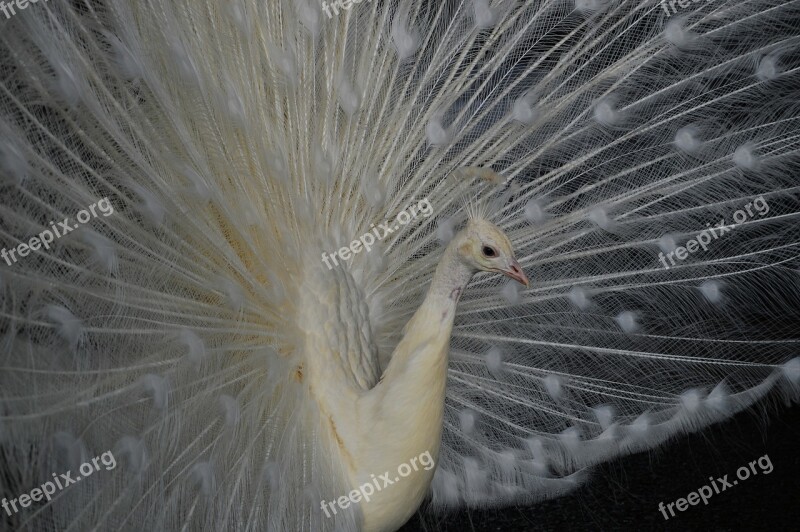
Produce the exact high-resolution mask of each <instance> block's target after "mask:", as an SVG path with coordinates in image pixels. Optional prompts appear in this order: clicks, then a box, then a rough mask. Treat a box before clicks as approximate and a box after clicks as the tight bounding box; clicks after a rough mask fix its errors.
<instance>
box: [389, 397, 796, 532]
mask: <svg viewBox="0 0 800 532" xmlns="http://www.w3.org/2000/svg"><path fill="white" fill-rule="evenodd" d="M799 443H800V406H798V405H793V406H792V407H791V408H787V407H786V406H783V405H781V406H780V407H778V408H777V409H774V408H773V409H771V410H770V414H769V415H765V413H764V411H763V407H756V408H754V409H751V410H748V411H745V412H742V413H740V414H739V415H737V416H735V417H734V418H733V419H731V420H729V421H727V422H725V423H722V424H719V425H716V426H714V427H712V428H710V429H706V430H705V431H701V432H699V433H695V434H691V435H688V436H684V437H682V438H680V439H679V440H677V441H675V442H672V443H671V444H668V445H666V446H664V447H661V448H659V449H657V450H654V451H651V452H645V453H638V454H635V455H632V456H628V457H625V458H622V459H619V460H616V461H614V462H612V463H609V464H603V465H601V466H599V467H597V468H595V470H594V473H593V474H592V477H591V478H590V480H589V481H588V482H587V483H586V484H585V485H584V486H583V487H581V488H580V489H578V490H576V491H574V492H573V493H572V494H570V495H566V496H564V497H560V498H558V499H553V500H549V501H544V502H541V503H539V504H535V505H532V506H528V507H514V508H504V509H498V510H464V511H460V512H454V513H449V514H444V515H432V514H430V513H427V514H425V515H423V516H420V514H419V513H418V514H417V515H416V516H415V517H414V518H412V520H411V521H409V522H408V523H407V524H406V525H405V526H404V527H403V528H402V529H401V530H402V532H413V531H417V530H443V531H453V532H455V531H462V530H474V531H478V532H482V531H501V530H502V531H528V530H776V531H777V530H800V453H799V452H798V451H800V445H798V444H799ZM765 454H767V455H769V457H770V460H771V462H772V466H773V470H772V473H770V474H768V475H764V474H762V473H761V468H760V467H759V466H758V465H756V470H757V471H758V472H759V474H758V475H752V476H750V478H748V479H747V480H740V481H739V483H738V484H737V485H736V486H732V487H730V488H728V489H726V490H725V491H723V492H721V493H719V494H715V495H713V496H712V497H711V498H709V499H708V505H707V506H703V504H702V502H701V503H700V504H699V505H697V506H689V507H688V509H686V510H685V511H684V512H678V511H677V510H676V511H675V513H676V516H675V517H671V518H670V519H669V521H665V520H664V516H663V515H662V514H661V512H660V511H659V510H658V503H659V502H664V504H665V505H666V504H667V503H669V502H674V501H675V500H677V499H679V498H681V497H683V498H685V497H686V496H687V495H688V494H689V493H690V492H692V491H696V490H697V489H698V488H700V487H702V486H704V485H706V484H708V483H709V479H708V477H710V476H713V477H714V478H717V477H722V475H725V474H727V475H728V480H729V481H730V480H732V479H735V478H736V470H737V469H738V468H739V467H741V466H746V465H747V464H748V463H749V462H752V461H753V460H756V459H758V458H759V457H761V456H764V455H765ZM668 513H669V512H668Z"/></svg>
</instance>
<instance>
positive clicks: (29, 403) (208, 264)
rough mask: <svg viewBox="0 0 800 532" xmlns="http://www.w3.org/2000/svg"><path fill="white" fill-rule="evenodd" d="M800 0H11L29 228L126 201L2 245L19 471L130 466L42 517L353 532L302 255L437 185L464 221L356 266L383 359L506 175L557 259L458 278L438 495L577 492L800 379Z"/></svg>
mask: <svg viewBox="0 0 800 532" xmlns="http://www.w3.org/2000/svg"><path fill="white" fill-rule="evenodd" d="M799 13H800V2H798V1H797V0H793V1H779V0H747V1H725V0H712V1H708V2H705V3H700V4H693V9H692V10H687V12H686V13H682V14H675V15H673V16H670V17H667V16H665V13H664V10H663V8H662V6H661V5H660V4H659V3H657V2H654V1H644V2H642V1H639V0H623V1H620V2H614V3H611V2H604V1H592V2H589V1H582V0H581V1H574V2H573V1H571V0H570V1H558V2H505V1H499V2H486V1H484V0H463V1H456V0H452V1H451V0H447V1H443V2H437V3H428V2H416V1H411V2H398V1H395V0H392V1H388V2H370V3H362V4H360V5H354V6H353V7H352V9H351V10H348V11H346V12H343V13H340V14H339V15H338V16H337V17H332V18H328V17H327V16H326V15H324V14H323V13H321V12H320V11H319V10H318V8H317V7H316V5H315V4H313V3H310V2H290V1H289V0H280V1H276V2H270V3H264V2H252V1H244V0H238V1H236V2H232V3H230V4H229V5H224V6H223V5H222V4H219V3H216V2H208V3H198V2H195V1H190V0H186V1H175V2H170V3H163V2H153V1H149V0H147V1H138V2H127V1H119V2H112V3H108V4H104V3H100V2H73V3H67V2H61V3H52V2H51V3H46V4H45V3H39V4H37V5H31V6H30V8H29V9H27V10H26V11H24V12H20V13H19V14H17V15H16V16H15V17H14V18H13V19H12V20H9V21H6V23H5V24H6V25H4V31H3V32H2V34H0V49H1V50H0V52H2V53H0V133H2V140H0V188H2V194H3V202H2V205H0V219H1V220H2V224H1V225H0V242H2V246H4V247H5V248H6V249H12V248H14V247H16V246H17V245H18V244H19V243H20V242H27V241H28V240H29V239H30V238H31V236H34V235H39V234H42V232H43V231H53V230H56V229H57V228H58V224H57V222H60V221H62V220H68V221H69V223H71V224H75V221H76V217H77V213H78V212H79V211H81V210H83V209H88V206H90V205H95V204H96V203H97V201H98V200H99V199H101V198H109V201H110V203H111V205H113V215H106V214H105V212H99V211H98V212H97V213H96V214H97V215H96V216H93V217H92V218H91V219H90V220H89V221H88V222H87V223H85V224H82V225H80V227H77V228H75V229H74V230H73V231H70V232H68V233H66V234H64V235H63V236H60V237H58V238H55V239H54V240H53V242H52V243H51V244H50V245H49V247H48V248H46V249H45V248H41V247H40V249H38V250H33V251H31V252H30V253H29V254H26V255H25V256H18V257H17V259H18V260H16V261H14V262H13V263H10V264H9V263H5V264H4V263H3V262H0V268H2V269H0V316H2V321H0V345H2V350H1V351H0V371H1V372H2V386H0V441H1V442H3V443H4V445H0V453H2V455H3V458H4V460H3V461H2V462H3V463H5V464H9V465H7V466H6V470H4V481H5V480H6V479H8V480H10V483H11V484H10V486H11V487H12V488H13V489H14V490H15V491H14V494H15V495H16V494H19V493H22V492H24V491H25V490H27V489H28V488H29V487H31V486H34V485H36V484H37V483H41V482H43V481H44V480H43V479H48V478H50V476H51V475H52V473H53V472H63V471H67V470H73V471H76V470H77V469H78V467H79V466H80V464H81V463H83V462H85V460H86V459H87V458H89V459H90V458H91V457H94V456H98V455H99V454H100V453H102V452H104V451H107V450H113V451H114V454H115V456H116V457H117V458H118V459H119V461H120V467H119V468H118V469H117V470H115V471H98V472H96V473H95V474H94V475H92V477H91V478H87V479H85V480H84V481H81V482H80V483H77V484H75V485H73V486H70V487H69V489H65V490H61V491H59V492H58V493H57V494H55V495H54V496H53V498H52V500H50V501H47V502H43V503H42V504H40V505H39V506H37V508H36V509H33V510H32V511H30V512H29V513H24V514H20V515H17V516H15V517H13V518H12V520H13V523H14V524H15V525H17V526H19V527H20V528H21V529H39V530H56V529H58V530H62V529H66V530H84V529H85V530H94V529H107V528H113V529H138V528H141V527H144V526H149V527H151V528H153V529H181V528H195V527H202V526H207V527H215V528H224V529H227V528H235V529H245V530H250V529H258V530H262V529H265V528H266V529H268V530H272V529H281V530H283V529H313V530H317V529H320V530H327V529H344V530H355V529H356V528H357V522H356V519H357V516H355V515H354V514H351V513H339V514H337V515H335V516H333V517H332V518H330V519H328V518H326V517H325V515H323V514H322V513H321V510H320V507H319V505H320V502H321V501H322V500H331V499H332V498H334V497H336V496H340V495H343V494H345V493H347V485H346V482H345V481H344V478H345V477H344V475H343V472H342V471H340V470H339V469H338V468H337V466H336V464H331V463H330V462H329V460H328V458H327V457H328V456H330V455H331V453H329V449H325V448H323V447H322V445H321V444H320V443H319V442H320V441H323V439H322V435H321V434H320V433H319V426H318V425H316V424H315V423H314V421H313V420H316V419H318V418H319V416H320V414H319V412H318V411H316V407H315V402H314V400H313V398H312V397H310V396H309V394H308V393H307V392H306V391H305V389H304V388H298V387H296V386H294V385H293V383H294V382H295V380H296V379H297V378H300V377H299V374H298V368H302V367H303V364H314V363H317V361H315V360H314V359H309V360H305V359H301V356H300V354H299V353H300V352H301V350H300V349H299V346H298V334H297V328H298V324H297V323H295V322H294V321H293V320H295V318H296V310H297V305H298V303H297V302H298V300H299V299H300V298H299V295H300V294H301V291H302V289H303V287H302V286H298V285H299V284H301V283H300V280H299V279H300V278H299V277H298V271H300V270H302V269H303V268H306V267H308V268H310V267H312V264H313V265H314V266H318V265H319V263H317V262H316V261H318V260H319V256H320V254H321V253H322V252H330V251H333V250H336V249H339V248H341V247H342V246H343V245H346V244H347V242H348V241H349V240H351V239H354V238H357V237H358V236H359V235H362V234H364V233H367V232H369V231H371V230H372V224H377V223H379V222H381V221H383V220H391V219H392V217H394V216H395V215H396V214H397V213H398V212H400V211H402V210H403V209H405V208H406V207H407V206H408V205H409V204H411V203H412V202H415V201H418V200H420V199H422V198H426V199H429V200H430V203H431V205H432V207H433V212H434V213H435V215H434V216H430V217H427V216H422V217H415V218H414V220H413V222H412V223H410V224H409V225H408V226H406V227H404V228H403V229H402V230H401V231H397V232H395V233H394V234H393V235H391V236H389V237H387V238H386V239H385V240H383V241H381V242H379V243H377V244H376V249H374V250H373V251H372V252H370V253H364V254H362V255H360V256H358V257H356V258H354V259H352V261H350V262H349V263H348V264H347V266H346V268H347V269H348V271H349V272H350V274H351V275H352V277H353V278H354V279H356V282H357V284H358V285H359V289H360V290H361V291H363V293H364V294H365V296H364V297H365V300H366V304H367V306H368V309H369V317H370V322H371V325H372V333H374V334H373V336H374V342H375V343H376V344H377V349H376V352H377V353H378V355H377V356H378V357H379V358H380V363H379V364H377V365H376V367H377V366H378V365H379V366H380V367H381V368H385V367H386V364H387V362H388V360H387V357H388V356H389V355H390V354H391V352H392V350H393V348H394V346H395V345H396V344H397V342H398V341H399V339H400V338H401V336H402V328H403V325H404V324H405V323H406V322H407V321H408V319H409V318H410V317H411V315H412V314H413V312H414V311H415V310H416V309H417V308H418V307H419V304H420V302H421V300H422V297H423V295H424V293H425V291H426V289H427V286H428V283H429V282H430V279H431V276H432V274H433V271H434V269H435V266H436V264H437V262H438V260H439V257H440V251H441V249H442V244H443V243H446V242H447V240H448V238H449V236H450V235H452V233H453V230H454V229H455V228H457V227H458V225H459V223H461V222H462V221H463V219H464V212H463V211H464V209H463V207H464V203H468V202H470V201H472V199H474V197H475V196H476V195H479V196H481V200H480V201H484V202H485V205H484V206H488V207H486V210H487V212H488V213H489V215H490V220H491V221H492V222H494V223H497V224H498V225H499V226H500V227H501V228H502V229H503V230H504V231H506V233H507V234H508V235H510V237H511V240H512V241H513V242H514V247H515V249H517V253H518V258H519V259H520V262H521V263H522V266H523V267H524V269H525V271H526V272H527V273H528V276H529V277H530V278H531V279H532V281H533V283H532V286H531V288H530V289H528V290H524V291H520V290H518V289H517V288H516V287H514V286H511V285H507V284H506V283H504V282H500V281H499V280H498V279H497V277H496V276H490V275H479V276H478V277H476V278H475V279H474V280H473V282H472V283H471V285H470V287H469V288H468V289H467V290H466V292H465V294H464V296H463V297H462V301H461V303H460V306H459V310H458V315H457V320H456V326H455V329H454V332H453V337H452V343H451V353H450V369H449V376H448V379H449V380H448V391H447V400H446V410H445V425H444V433H443V446H442V452H441V456H440V458H439V463H438V470H437V474H436V477H435V479H434V482H433V485H432V493H431V496H432V500H433V503H434V505H435V506H444V507H447V506H460V505H469V506H493V505H499V504H511V503H519V502H530V501H534V500H537V499H541V498H544V497H550V496H556V495H559V494H563V493H565V492H567V491H569V490H570V489H573V488H574V487H576V486H578V485H580V483H581V482H583V481H584V480H585V479H586V478H587V477H588V473H589V470H590V468H591V466H593V465H596V464H598V463H600V462H602V461H605V460H609V459H612V458H615V457H617V456H621V455H623V454H627V453H631V452H636V451H640V450H644V449H650V448H653V447H654V446H656V445H658V444H660V443H662V442H664V441H667V440H669V439H670V438H674V437H676V436H678V435H681V434H685V433H687V432H691V431H695V430H699V429H701V428H703V427H705V426H707V425H709V424H711V423H714V422H717V421H720V420H722V419H725V418H728V417H730V416H731V415H733V414H735V413H736V412H739V411H741V410H743V409H745V408H747V407H749V406H750V405H752V404H754V403H756V402H757V401H762V400H764V399H765V398H767V397H770V396H771V397H782V398H785V399H787V400H797V399H798V394H799V393H800V382H798V380H799V379H798V374H800V370H798V365H799V364H800V362H798V358H797V357H798V347H797V343H798V339H797V330H796V327H795V328H792V327H791V326H787V325H785V324H792V323H797V322H798V318H800V316H798V311H797V309H798V308H800V290H798V287H800V278H799V277H798V269H799V266H800V265H798V242H800V239H798V229H797V227H798V225H797V218H798V214H800V209H799V208H798V207H799V206H800V201H798V199H799V196H800V194H798V193H799V192H800V187H798V186H797V183H796V178H795V177H794V176H793V174H792V171H793V169H794V168H796V167H797V166H798V162H800V161H798V158H800V157H799V156H798V153H800V149H799V148H800V135H798V134H797V133H796V132H797V131H798V126H800V118H799V117H800V112H798V111H800V109H799V108H798V107H799V104H798V103H797V98H796V93H797V90H796V87H797V86H798V83H800V79H799V78H800V72H798V68H800V64H798V61H797V57H796V54H795V53H794V50H795V49H796V48H797V45H798V43H800V32H798V27H797V25H796V24H795V23H793V22H792V21H794V20H797V19H798V17H797V15H798V14H799ZM5 28H8V31H6V29H5ZM464 167H469V168H472V169H473V171H472V172H469V171H467V172H464V171H460V170H459V169H462V168H464ZM475 169H477V170H475ZM490 170H491V174H492V175H494V173H495V172H496V173H497V174H499V175H501V176H502V180H501V181H502V182H501V183H500V184H499V185H498V184H495V183H492V182H490V181H491V180H489V181H487V180H485V179H484V177H485V176H486V175H490ZM484 196H489V197H488V198H486V197H484ZM740 213H741V214H740ZM721 221H724V223H722V224H721V223H720V222H721ZM51 222H52V223H51ZM87 226H88V227H87ZM700 235H705V236H703V237H702V238H703V239H704V240H703V241H705V239H707V240H708V241H707V242H705V244H704V245H703V246H700V244H699V243H697V244H696V246H695V250H694V251H691V250H689V251H687V250H686V246H687V242H689V241H691V240H695V241H696V242H699V241H700V238H701V237H700ZM679 247H680V248H681V249H683V250H684V251H683V252H682V253H681V254H680V255H678V254H676V253H677V251H676V250H677V248H679ZM20 255H21V254H20ZM681 255H685V257H683V258H681ZM662 256H663V259H662ZM670 257H671V258H670ZM372 333H371V334H372ZM300 375H301V374H300ZM6 443H10V444H8V445H6ZM376 473H380V472H376Z"/></svg>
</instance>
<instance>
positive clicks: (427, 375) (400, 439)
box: [352, 237, 474, 530]
mask: <svg viewBox="0 0 800 532" xmlns="http://www.w3.org/2000/svg"><path fill="white" fill-rule="evenodd" d="M457 240H458V237H456V240H454V242H452V243H451V245H450V246H448V248H447V249H446V250H445V252H444V254H443V256H442V259H441V260H440V262H439V265H438V266H437V268H436V272H435V274H434V276H433V280H432V282H431V285H430V288H429V289H428V293H427V295H426V296H425V299H424V301H423V303H422V305H421V306H420V307H419V309H417V311H416V313H414V316H413V317H412V318H411V320H410V321H409V322H408V324H407V325H406V327H405V334H404V335H403V338H402V339H401V340H400V342H399V343H398V345H397V347H396V348H395V350H394V352H393V353H392V358H391V361H390V362H389V365H388V367H387V368H386V371H385V372H384V374H383V376H382V378H381V381H380V382H379V383H378V385H376V386H375V387H374V388H373V389H371V390H369V391H368V392H367V393H366V394H365V395H364V396H362V397H361V398H360V399H359V405H358V418H359V419H360V420H364V421H366V420H369V421H370V423H369V424H368V425H366V424H365V425H362V426H363V427H365V428H366V429H367V432H366V433H362V434H361V437H360V438H359V444H360V445H359V447H360V451H359V456H361V457H362V459H363V460H362V462H361V464H360V466H361V467H360V468H359V471H357V472H355V474H354V475H353V477H352V481H353V484H354V485H358V484H359V483H361V482H364V481H368V480H369V477H368V476H367V475H368V474H370V473H378V472H382V471H396V470H397V468H398V466H399V465H400V464H403V463H406V462H408V461H409V460H412V459H416V457H418V456H420V455H422V454H423V453H426V452H427V453H429V455H430V457H432V458H433V460H434V462H435V463H438V460H439V447H440V443H441V437H442V424H443V419H444V401H445V387H446V382H447V361H448V360H447V359H448V352H449V346H450V334H451V332H452V329H453V321H454V318H455V312H456V306H457V304H458V300H459V298H460V297H461V294H462V293H463V291H464V288H465V287H466V285H467V283H468V282H469V280H470V278H471V277H472V275H473V273H474V272H473V271H472V270H471V269H470V268H469V267H467V266H466V265H465V264H463V263H462V261H461V260H460V258H459V255H458V244H457ZM434 471H435V469H434V468H429V469H420V470H419V471H414V472H413V474H412V475H411V476H410V477H409V478H406V479H403V480H402V481H401V482H398V483H397V484H396V485H394V486H392V488H391V490H387V491H385V492H380V493H376V494H375V498H374V499H373V500H372V501H371V502H370V503H369V504H366V505H363V506H362V511H363V514H364V523H363V524H364V527H363V528H364V530H377V529H378V528H377V527H376V526H375V523H383V524H384V525H385V524H386V523H390V524H391V525H392V526H391V528H392V529H394V528H398V527H399V526H400V525H402V524H403V523H404V522H405V521H406V520H407V519H408V518H409V517H410V515H411V513H413V511H414V510H413V509H415V508H416V507H417V506H418V504H419V503H420V502H421V501H422V499H423V498H424V496H425V493H426V492H427V490H428V487H429V485H430V482H431V480H432V479H433V474H434ZM398 500H401V501H404V503H403V504H401V505H398V504H397V501H398Z"/></svg>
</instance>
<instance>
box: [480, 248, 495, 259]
mask: <svg viewBox="0 0 800 532" xmlns="http://www.w3.org/2000/svg"><path fill="white" fill-rule="evenodd" d="M482 251H483V254H484V255H485V256H487V257H496V256H497V251H495V250H494V248H493V247H491V246H483V250H482Z"/></svg>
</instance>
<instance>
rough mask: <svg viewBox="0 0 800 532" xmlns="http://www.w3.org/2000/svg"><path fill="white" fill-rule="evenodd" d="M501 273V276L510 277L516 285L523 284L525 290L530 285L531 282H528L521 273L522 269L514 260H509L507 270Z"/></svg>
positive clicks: (523, 273)
mask: <svg viewBox="0 0 800 532" xmlns="http://www.w3.org/2000/svg"><path fill="white" fill-rule="evenodd" d="M502 273H503V275H507V276H508V277H511V278H512V279H514V280H515V281H517V282H518V283H520V284H524V285H525V288H528V287H529V286H530V285H531V282H530V281H529V280H528V276H527V275H525V272H523V271H522V268H521V267H520V265H519V262H517V261H516V259H511V262H509V263H508V269H506V270H502Z"/></svg>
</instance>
